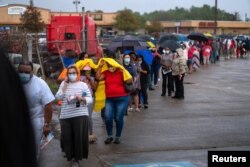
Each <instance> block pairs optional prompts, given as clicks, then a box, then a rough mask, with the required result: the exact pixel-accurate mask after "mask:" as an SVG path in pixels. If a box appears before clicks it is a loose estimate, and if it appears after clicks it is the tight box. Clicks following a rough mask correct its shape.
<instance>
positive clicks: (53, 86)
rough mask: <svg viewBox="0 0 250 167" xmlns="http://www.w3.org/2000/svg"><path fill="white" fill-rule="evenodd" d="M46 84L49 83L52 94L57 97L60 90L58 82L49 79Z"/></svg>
mask: <svg viewBox="0 0 250 167" xmlns="http://www.w3.org/2000/svg"><path fill="white" fill-rule="evenodd" d="M46 82H47V84H48V86H49V88H50V90H51V92H52V93H53V94H54V95H55V94H56V92H57V91H58V89H59V85H58V84H57V83H56V80H51V79H47V80H46Z"/></svg>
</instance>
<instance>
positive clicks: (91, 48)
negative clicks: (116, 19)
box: [47, 15, 102, 57]
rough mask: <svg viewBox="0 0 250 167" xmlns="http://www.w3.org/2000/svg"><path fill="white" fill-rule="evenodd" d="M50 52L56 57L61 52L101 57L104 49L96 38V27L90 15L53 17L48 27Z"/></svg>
mask: <svg viewBox="0 0 250 167" xmlns="http://www.w3.org/2000/svg"><path fill="white" fill-rule="evenodd" d="M47 45H48V51H49V52H50V53H53V54H54V55H56V54H57V55H58V54H60V51H61V50H63V51H69V50H72V51H75V52H76V53H78V54H79V53H80V52H83V51H85V52H87V53H88V55H96V56H98V57H100V56H101V53H102V49H101V47H100V46H99V44H98V41H97V38H96V25H95V22H94V20H93V19H92V18H91V17H89V16H88V15H85V16H82V15H78V16H73V15H67V16H65V15H52V16H51V23H50V24H49V25H48V26H47Z"/></svg>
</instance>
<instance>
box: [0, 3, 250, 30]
mask: <svg viewBox="0 0 250 167" xmlns="http://www.w3.org/2000/svg"><path fill="white" fill-rule="evenodd" d="M26 8H27V5H21V4H10V5H5V6H0V30H4V29H10V28H15V27H18V25H20V23H21V22H20V17H21V14H22V13H23V12H24V11H25V10H26ZM37 9H38V10H39V11H40V12H41V16H42V20H43V21H44V23H45V24H50V22H51V16H52V15H82V13H81V12H78V13H76V12H54V11H51V10H49V9H45V8H39V7H38V8H37ZM85 14H88V15H90V16H91V17H92V18H93V19H94V20H95V23H96V26H97V31H98V33H97V34H100V33H101V32H102V31H104V32H112V31H114V26H113V25H114V23H115V18H116V16H117V14H118V13H85ZM148 24H150V22H148ZM161 24H162V26H163V27H164V30H163V31H165V32H168V33H173V32H175V33H183V34H188V33H189V32H191V31H198V32H209V33H213V32H214V27H215V24H214V22H213V21H206V20H187V21H180V22H172V21H161ZM216 32H217V34H229V33H231V34H250V22H241V21H218V22H217V26H216Z"/></svg>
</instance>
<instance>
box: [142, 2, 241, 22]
mask: <svg viewBox="0 0 250 167" xmlns="http://www.w3.org/2000/svg"><path fill="white" fill-rule="evenodd" d="M214 15H215V7H211V6H209V5H203V6H202V7H195V6H192V7H191V8H190V9H184V8H178V7H176V8H175V9H170V10H167V11H164V10H159V11H154V12H151V13H144V14H143V15H142V16H143V17H144V18H145V19H147V20H150V21H153V20H157V21H180V20H214ZM217 20H227V21H236V20H240V16H239V14H238V13H233V14H232V13H228V12H226V11H224V10H220V9H218V10H217Z"/></svg>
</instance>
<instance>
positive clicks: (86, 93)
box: [56, 65, 93, 166]
mask: <svg viewBox="0 0 250 167" xmlns="http://www.w3.org/2000/svg"><path fill="white" fill-rule="evenodd" d="M56 98H57V99H61V100H62V108H61V114H60V124H61V147H62V150H63V151H64V152H65V153H66V158H67V160H68V161H70V165H71V166H79V161H80V160H82V159H83V158H85V159H87V158H88V148H89V138H88V107H87V106H88V105H89V104H91V103H92V102H93V98H92V95H91V91H90V89H89V87H88V85H87V84H86V83H84V82H81V81H80V72H79V70H78V68H77V67H76V66H75V65H71V66H69V67H68V68H67V77H66V79H65V80H64V81H63V82H62V83H61V85H60V87H59V89H58V91H57V93H56Z"/></svg>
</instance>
